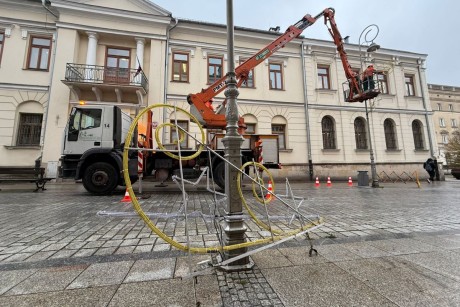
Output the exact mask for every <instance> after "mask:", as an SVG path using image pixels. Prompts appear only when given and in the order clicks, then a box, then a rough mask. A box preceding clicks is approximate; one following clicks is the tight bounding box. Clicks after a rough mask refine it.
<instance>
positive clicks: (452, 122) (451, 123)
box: [450, 118, 457, 128]
mask: <svg viewBox="0 0 460 307" xmlns="http://www.w3.org/2000/svg"><path fill="white" fill-rule="evenodd" d="M450 125H451V126H452V128H457V120H456V119H455V118H452V119H451V120H450Z"/></svg>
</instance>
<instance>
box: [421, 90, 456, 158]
mask: <svg viewBox="0 0 460 307" xmlns="http://www.w3.org/2000/svg"><path fill="white" fill-rule="evenodd" d="M428 91H429V95H430V101H431V108H432V109H433V122H434V127H435V128H434V129H435V132H436V143H437V145H438V152H437V154H436V156H437V157H438V159H439V162H442V163H443V164H444V165H446V155H445V152H444V146H445V145H446V144H447V143H448V142H449V139H450V138H451V137H452V136H454V135H455V134H457V135H458V134H459V133H460V130H459V126H458V125H459V122H460V88H459V87H454V86H446V85H436V84H428Z"/></svg>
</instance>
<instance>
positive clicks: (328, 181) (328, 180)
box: [326, 177, 332, 187]
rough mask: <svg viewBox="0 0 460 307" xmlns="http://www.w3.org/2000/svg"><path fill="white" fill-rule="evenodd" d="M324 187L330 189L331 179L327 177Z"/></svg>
mask: <svg viewBox="0 0 460 307" xmlns="http://www.w3.org/2000/svg"><path fill="white" fill-rule="evenodd" d="M326 186H327V187H332V182H331V177H327V182H326Z"/></svg>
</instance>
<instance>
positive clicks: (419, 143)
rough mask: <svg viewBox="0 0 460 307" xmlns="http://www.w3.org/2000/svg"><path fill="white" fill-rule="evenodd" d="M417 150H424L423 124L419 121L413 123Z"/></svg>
mask: <svg viewBox="0 0 460 307" xmlns="http://www.w3.org/2000/svg"><path fill="white" fill-rule="evenodd" d="M412 134H413V136H414V145H415V149H423V148H424V147H423V136H422V123H421V122H420V121H418V120H414V121H413V122H412Z"/></svg>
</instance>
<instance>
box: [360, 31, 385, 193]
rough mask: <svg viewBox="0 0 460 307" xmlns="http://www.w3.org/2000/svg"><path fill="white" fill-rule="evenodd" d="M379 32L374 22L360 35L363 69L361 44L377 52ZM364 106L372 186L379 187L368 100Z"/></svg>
mask: <svg viewBox="0 0 460 307" xmlns="http://www.w3.org/2000/svg"><path fill="white" fill-rule="evenodd" d="M373 29H376V30H377V33H376V34H375V36H374V37H373V38H372V39H370V40H369V39H367V35H368V34H369V32H371V31H372V30H373ZM366 30H367V32H366ZM364 32H366V34H365V35H364V42H363V43H361V36H362V35H363V33H364ZM378 34H379V27H378V26H377V25H375V24H372V25H369V26H367V27H366V28H364V30H363V31H362V32H361V34H360V35H359V62H360V64H361V71H364V66H365V65H363V60H362V59H361V45H362V44H367V46H368V48H367V50H366V52H375V51H377V50H378V49H380V45H378V44H376V43H374V39H375V38H376V37H377V35H378ZM364 107H365V108H366V122H367V131H368V134H369V155H370V159H371V176H372V187H373V188H378V187H379V180H378V179H377V170H376V167H375V160H374V150H373V149H372V132H371V129H370V124H369V110H368V108H367V100H365V101H364Z"/></svg>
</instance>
